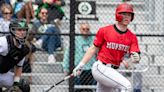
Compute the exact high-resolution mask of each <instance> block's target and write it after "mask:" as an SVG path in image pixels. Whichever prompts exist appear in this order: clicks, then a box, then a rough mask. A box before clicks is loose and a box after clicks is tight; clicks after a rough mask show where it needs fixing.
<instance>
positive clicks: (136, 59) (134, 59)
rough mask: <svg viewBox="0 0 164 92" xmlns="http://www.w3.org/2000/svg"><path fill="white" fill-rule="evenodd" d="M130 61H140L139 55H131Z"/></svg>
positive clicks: (134, 53)
mask: <svg viewBox="0 0 164 92" xmlns="http://www.w3.org/2000/svg"><path fill="white" fill-rule="evenodd" d="M131 59H132V61H133V62H139V61H140V55H139V54H138V53H137V52H132V53H131Z"/></svg>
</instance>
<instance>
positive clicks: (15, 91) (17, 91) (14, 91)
mask: <svg viewBox="0 0 164 92" xmlns="http://www.w3.org/2000/svg"><path fill="white" fill-rule="evenodd" d="M10 92H22V90H21V89H20V88H19V83H17V82H14V84H13V86H12V87H11V89H10Z"/></svg>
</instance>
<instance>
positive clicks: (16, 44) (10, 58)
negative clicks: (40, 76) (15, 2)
mask: <svg viewBox="0 0 164 92" xmlns="http://www.w3.org/2000/svg"><path fill="white" fill-rule="evenodd" d="M9 30H10V34H11V35H7V36H2V37H0V88H1V90H0V92H2V87H5V88H11V89H12V91H14V92H17V91H18V90H20V89H19V87H20V84H19V82H20V77H21V73H22V66H23V63H24V59H25V56H26V55H27V54H28V53H29V48H28V46H27V45H26V44H25V39H26V37H27V33H28V26H27V24H26V22H25V21H23V20H13V21H11V23H10V25H9ZM12 69H14V74H13V72H11V70H12ZM19 92H20V91H19ZM26 92H27V91H26Z"/></svg>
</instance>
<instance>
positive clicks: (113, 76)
mask: <svg viewBox="0 0 164 92" xmlns="http://www.w3.org/2000/svg"><path fill="white" fill-rule="evenodd" d="M92 75H93V77H94V78H95V80H96V81H97V90H96V92H113V91H114V90H115V89H120V90H121V92H131V90H132V85H131V83H130V81H129V80H128V79H126V78H125V77H124V76H123V75H122V74H120V73H119V72H118V71H117V70H115V69H113V68H111V65H110V64H107V65H104V64H103V63H102V62H101V61H99V60H98V61H97V62H95V63H94V64H93V67H92ZM114 92H115V91H114Z"/></svg>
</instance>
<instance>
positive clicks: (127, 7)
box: [115, 3, 134, 22]
mask: <svg viewBox="0 0 164 92" xmlns="http://www.w3.org/2000/svg"><path fill="white" fill-rule="evenodd" d="M122 12H127V13H131V14H132V19H131V21H132V20H133V19H134V12H133V6H132V5H130V4H127V3H123V4H119V5H118V6H117V8H116V12H115V17H116V21H119V22H121V21H122V19H123V16H122V15H121V14H120V13H122Z"/></svg>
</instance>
